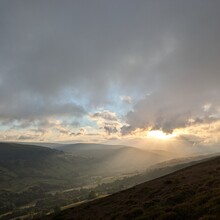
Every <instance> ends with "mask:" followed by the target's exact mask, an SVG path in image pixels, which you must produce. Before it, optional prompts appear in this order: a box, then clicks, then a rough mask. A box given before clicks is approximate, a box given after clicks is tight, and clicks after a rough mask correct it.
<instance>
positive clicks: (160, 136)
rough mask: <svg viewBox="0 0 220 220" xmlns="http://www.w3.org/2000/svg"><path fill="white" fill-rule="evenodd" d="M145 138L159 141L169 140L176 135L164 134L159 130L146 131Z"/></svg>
mask: <svg viewBox="0 0 220 220" xmlns="http://www.w3.org/2000/svg"><path fill="white" fill-rule="evenodd" d="M147 137H149V138H156V139H161V140H169V139H172V138H174V137H176V135H175V134H174V133H172V134H166V133H164V132H163V131H161V130H152V131H148V133H147Z"/></svg>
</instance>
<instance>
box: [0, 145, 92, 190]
mask: <svg viewBox="0 0 220 220" xmlns="http://www.w3.org/2000/svg"><path fill="white" fill-rule="evenodd" d="M92 163H93V161H92V160H89V159H86V158H82V157H76V156H73V155H66V154H64V153H63V152H61V151H58V150H53V149H50V148H46V147H39V146H33V145H24V144H15V143H0V189H8V190H22V188H26V187H30V186H32V185H35V184H42V183H43V184H50V185H62V184H67V183H68V181H69V180H72V179H76V178H77V177H79V175H80V173H84V175H86V172H87V169H88V167H89V166H88V165H91V164H92Z"/></svg>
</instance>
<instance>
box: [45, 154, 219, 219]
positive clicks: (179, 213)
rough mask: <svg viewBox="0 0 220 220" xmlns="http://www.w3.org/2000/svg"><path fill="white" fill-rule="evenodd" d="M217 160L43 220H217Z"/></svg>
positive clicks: (213, 159) (185, 169) (216, 158)
mask: <svg viewBox="0 0 220 220" xmlns="http://www.w3.org/2000/svg"><path fill="white" fill-rule="evenodd" d="M219 185H220V157H215V158H212V159H209V160H207V161H205V162H202V163H199V164H196V165H193V166H191V167H188V168H184V169H182V170H180V171H177V172H174V173H172V174H169V175H167V176H164V177H160V178H158V179H155V180H152V181H149V182H145V183H143V184H140V185H137V186H135V187H133V188H130V189H128V190H124V191H122V192H119V193H116V194H113V195H110V196H108V197H105V198H101V199H97V200H94V201H91V202H88V203H85V204H82V205H80V206H76V207H74V208H71V209H67V210H64V211H61V212H60V213H58V214H55V215H50V216H47V217H45V218H44V219H53V220H58V219H63V220H70V219H71V220H75V219H77V220H78V219H80V220H93V219H94V220H98V219H106V220H108V219H111V220H113V219H115V220H120V219H124V220H130V219H139V220H144V219H147V220H148V219H160V220H162V219H163V220H165V219H167V220H168V219H169V220H172V219H173V220H178V219H179V220H181V219H186V220H190V219H200V220H205V219H206V220H207V219H216V220H217V219H220V188H219Z"/></svg>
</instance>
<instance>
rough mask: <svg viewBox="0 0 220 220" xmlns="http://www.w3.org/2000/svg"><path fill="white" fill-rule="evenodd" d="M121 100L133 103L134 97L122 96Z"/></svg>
mask: <svg viewBox="0 0 220 220" xmlns="http://www.w3.org/2000/svg"><path fill="white" fill-rule="evenodd" d="M120 99H121V101H123V102H125V103H128V104H131V103H132V98H131V97H130V96H120Z"/></svg>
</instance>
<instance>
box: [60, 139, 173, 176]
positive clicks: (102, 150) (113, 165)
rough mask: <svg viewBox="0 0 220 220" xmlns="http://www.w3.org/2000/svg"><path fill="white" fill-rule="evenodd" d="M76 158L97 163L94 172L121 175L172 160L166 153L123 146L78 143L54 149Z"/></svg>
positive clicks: (170, 155)
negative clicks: (88, 159)
mask: <svg viewBox="0 0 220 220" xmlns="http://www.w3.org/2000/svg"><path fill="white" fill-rule="evenodd" d="M56 149H57V150H61V151H64V152H67V153H71V154H73V155H76V156H81V157H87V158H93V159H95V161H97V162H98V163H99V166H98V167H97V169H96V172H99V171H100V172H102V171H103V169H105V170H106V173H109V174H110V173H112V174H116V173H122V172H124V173H125V172H134V171H137V170H138V171H143V170H145V169H146V168H147V167H149V166H150V165H153V164H156V163H159V162H162V161H166V160H169V159H171V158H174V157H175V155H173V154H171V153H169V152H166V151H156V150H155V151H153V150H152V151H148V150H143V149H139V148H135V147H130V146H124V145H106V144H94V143H78V144H68V145H62V146H59V147H57V148H56Z"/></svg>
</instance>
